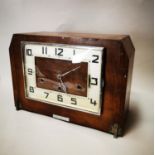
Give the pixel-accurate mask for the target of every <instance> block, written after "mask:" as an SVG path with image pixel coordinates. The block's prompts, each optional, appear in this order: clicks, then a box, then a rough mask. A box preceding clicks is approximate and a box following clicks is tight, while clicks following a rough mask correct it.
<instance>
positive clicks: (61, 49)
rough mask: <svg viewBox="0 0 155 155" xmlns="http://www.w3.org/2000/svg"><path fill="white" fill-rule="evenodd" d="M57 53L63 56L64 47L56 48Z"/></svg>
mask: <svg viewBox="0 0 155 155" xmlns="http://www.w3.org/2000/svg"><path fill="white" fill-rule="evenodd" d="M55 55H58V56H63V48H55Z"/></svg>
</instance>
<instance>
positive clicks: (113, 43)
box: [9, 32, 135, 137]
mask: <svg viewBox="0 0 155 155" xmlns="http://www.w3.org/2000/svg"><path fill="white" fill-rule="evenodd" d="M22 41H28V42H41V43H57V44H68V45H84V46H99V47H104V58H103V62H104V64H103V71H102V73H103V77H102V78H103V80H104V89H103V96H102V100H103V101H102V107H101V114H100V115H93V114H90V113H86V112H81V111H77V110H73V109H67V108H63V107H60V106H55V105H50V104H45V103H42V102H39V101H34V100H29V99H27V98H25V93H24V76H23V68H22V55H21V42H22ZM9 51H10V61H11V69H12V78H13V89H14V99H15V106H16V109H17V110H21V109H22V110H27V111H31V112H35V113H39V114H44V115H47V116H51V117H52V116H53V115H58V116H62V117H65V118H69V122H71V123H75V124H79V125H82V126H86V127H91V128H95V129H97V130H100V131H104V132H108V133H111V134H114V136H115V137H117V136H122V135H123V131H124V124H125V122H126V121H125V120H126V119H125V118H126V116H127V113H128V109H129V97H130V87H131V77H132V70H133V59H134V51H135V49H134V47H133V44H132V41H131V39H130V37H129V36H128V35H100V34H81V33H50V32H36V33H23V34H14V35H13V38H12V41H11V45H10V49H9Z"/></svg>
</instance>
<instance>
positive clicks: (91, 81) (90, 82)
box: [89, 75, 98, 86]
mask: <svg viewBox="0 0 155 155" xmlns="http://www.w3.org/2000/svg"><path fill="white" fill-rule="evenodd" d="M97 84H98V79H97V78H94V77H91V76H90V75H89V86H90V85H97Z"/></svg>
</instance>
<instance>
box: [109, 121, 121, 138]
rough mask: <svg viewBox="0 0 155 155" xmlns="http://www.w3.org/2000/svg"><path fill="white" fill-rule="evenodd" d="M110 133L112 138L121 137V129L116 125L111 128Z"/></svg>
mask: <svg viewBox="0 0 155 155" xmlns="http://www.w3.org/2000/svg"><path fill="white" fill-rule="evenodd" d="M111 133H112V134H113V135H114V138H117V137H119V136H122V129H121V128H120V126H119V125H118V124H117V123H114V124H113V126H112V128H111Z"/></svg>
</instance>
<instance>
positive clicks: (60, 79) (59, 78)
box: [57, 66, 80, 93]
mask: <svg viewBox="0 0 155 155" xmlns="http://www.w3.org/2000/svg"><path fill="white" fill-rule="evenodd" d="M79 68H80V66H78V67H76V68H73V69H71V70H69V71H67V72H65V73H63V74H58V75H57V79H58V80H59V81H60V85H61V86H62V87H61V88H62V89H63V91H64V92H65V93H67V89H66V86H65V84H64V83H63V81H62V77H64V76H66V75H67V74H69V73H71V72H74V71H76V70H77V69H79Z"/></svg>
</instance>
